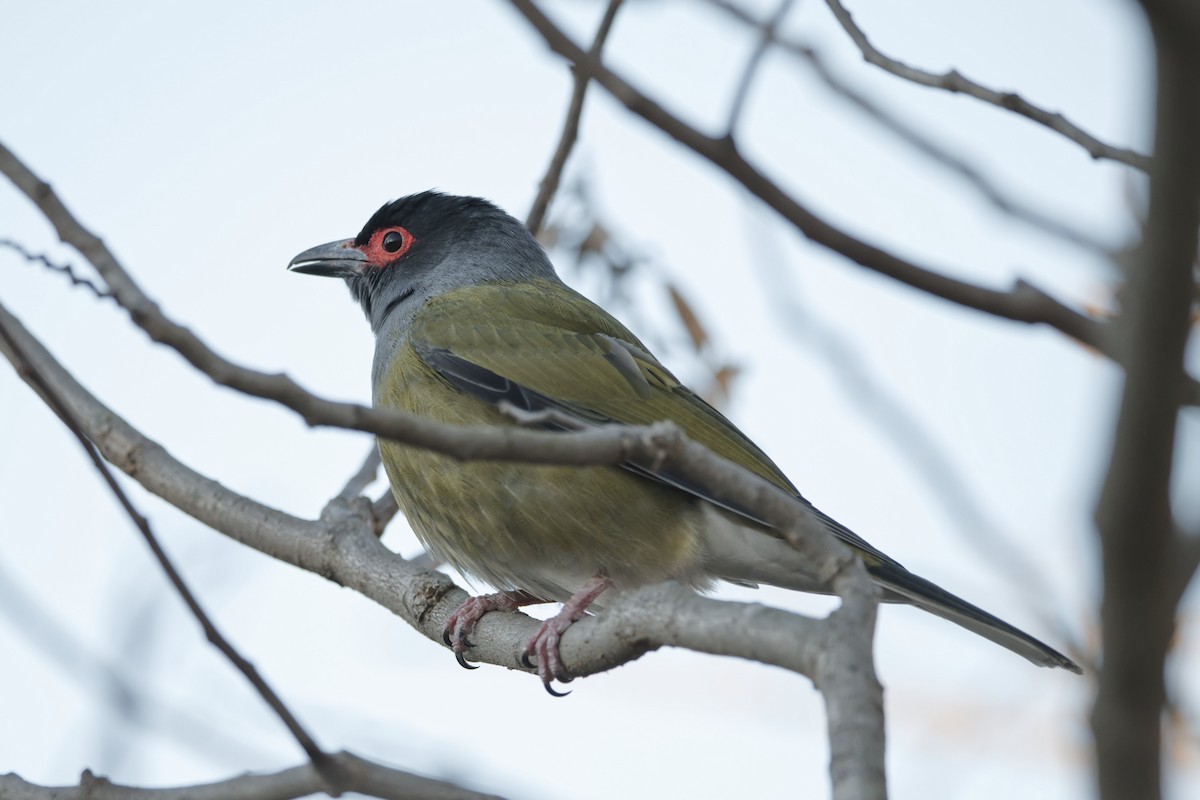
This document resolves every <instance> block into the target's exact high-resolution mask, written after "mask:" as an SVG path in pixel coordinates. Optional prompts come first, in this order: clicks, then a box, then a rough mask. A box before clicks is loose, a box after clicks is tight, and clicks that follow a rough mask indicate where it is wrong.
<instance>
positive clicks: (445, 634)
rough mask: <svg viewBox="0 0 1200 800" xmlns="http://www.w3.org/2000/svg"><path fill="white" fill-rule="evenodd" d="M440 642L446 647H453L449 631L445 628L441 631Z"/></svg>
mask: <svg viewBox="0 0 1200 800" xmlns="http://www.w3.org/2000/svg"><path fill="white" fill-rule="evenodd" d="M442 641H443V642H445V643H446V647H453V646H454V642H452V641H450V629H449V628H445V629H444V630H443V631H442Z"/></svg>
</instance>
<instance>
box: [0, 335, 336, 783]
mask: <svg viewBox="0 0 1200 800" xmlns="http://www.w3.org/2000/svg"><path fill="white" fill-rule="evenodd" d="M0 340H2V341H3V342H4V345H5V349H6V350H7V351H8V354H9V357H10V358H11V359H12V361H13V364H14V366H15V367H16V369H17V372H18V374H20V375H21V377H22V378H23V379H24V380H25V381H26V382H28V383H29V384H30V385H31V386H33V387H34V388H35V389H37V391H38V394H40V395H41V397H42V399H43V400H44V401H45V403H46V405H47V406H49V407H50V410H51V411H53V412H54V413H55V414H56V415H57V416H58V418H59V419H60V420H62V422H63V424H64V425H66V426H67V429H68V430H70V431H71V433H72V434H74V435H75V438H76V439H78V440H79V444H80V446H81V447H82V448H83V450H84V452H85V453H86V454H87V456H88V458H89V459H90V460H91V462H92V465H93V466H94V467H95V468H96V471H97V472H99V473H100V477H101V478H103V480H104V482H105V484H107V486H108V488H109V490H110V491H111V492H112V493H113V495H114V496H115V497H116V498H117V502H118V503H119V504H120V506H121V508H122V509H123V510H124V511H125V514H126V515H127V516H128V517H129V519H130V521H131V522H132V523H133V525H134V527H136V528H137V529H138V531H139V532H140V533H141V534H142V538H144V539H145V540H146V544H147V545H149V547H150V551H151V552H152V553H153V554H154V558H155V559H156V560H157V561H158V563H159V565H160V566H161V567H162V570H163V572H165V573H166V574H167V578H168V579H169V580H170V582H171V585H172V586H173V587H175V591H176V592H177V593H178V594H179V596H180V597H181V598H182V599H183V602H184V604H185V605H187V607H188V610H189V611H191V612H192V616H194V617H195V618H196V621H197V622H199V623H200V627H201V628H202V629H203V631H204V636H205V638H206V639H208V641H209V642H211V643H212V645H213V646H214V647H216V648H217V649H218V650H219V651H221V653H222V655H224V656H225V657H226V658H227V659H228V660H229V661H230V663H232V664H233V666H234V667H235V668H237V670H238V671H239V672H241V673H242V675H243V676H244V677H245V678H246V680H247V681H249V682H250V685H251V686H253V687H254V689H255V691H257V692H258V694H259V696H261V697H262V699H263V700H264V701H265V702H266V704H267V705H268V706H269V707H270V708H271V710H272V711H274V712H275V715H276V716H277V717H279V719H280V720H281V721H282V722H283V724H284V725H285V726H286V727H287V729H288V730H289V731H290V732H291V734H292V736H293V737H294V738H295V739H296V741H297V742H298V743H299V744H300V747H301V748H303V750H304V752H305V753H306V754H307V755H308V757H309V760H310V761H311V762H312V765H313V767H314V768H315V769H316V771H317V772H318V773H319V774H320V775H321V778H322V780H323V781H324V782H325V784H326V786H327V787H328V788H329V789H330V790H331V791H332V792H333V793H335V794H336V793H338V792H339V791H340V787H341V776H340V775H339V774H338V769H337V767H336V765H335V764H334V763H333V761H332V760H331V759H330V758H329V756H328V755H327V754H326V753H325V751H323V750H322V749H321V748H320V747H319V746H318V745H317V743H316V741H315V740H314V739H313V737H312V736H311V735H310V734H309V733H308V731H307V730H305V729H304V726H302V725H301V724H300V721H299V720H298V719H296V715H295V714H293V713H292V712H291V709H289V708H288V707H287V705H286V704H285V703H284V702H283V699H282V698H280V696H279V695H278V694H277V693H276V692H275V690H274V689H272V688H271V686H270V685H269V684H268V683H267V682H266V680H265V679H264V678H263V677H262V675H261V674H260V673H259V671H258V669H257V668H255V666H254V665H253V664H251V663H250V662H249V661H248V660H246V658H244V657H243V656H242V654H241V653H239V652H238V651H237V649H236V648H235V647H234V646H233V645H232V644H231V643H230V642H229V640H228V639H226V638H225V636H224V635H223V634H222V633H221V632H220V630H218V629H217V626H216V625H215V624H214V623H213V621H212V619H211V618H210V617H209V616H208V614H207V612H205V611H204V609H203V608H202V607H201V606H200V601H199V600H197V599H196V596H195V594H193V593H192V590H191V589H189V588H188V586H187V584H186V583H185V582H184V580H183V576H182V575H180V574H179V570H177V569H175V565H174V564H173V563H171V559H170V558H169V557H168V556H167V553H166V551H165V550H163V548H162V545H161V544H159V541H158V537H157V536H155V535H154V531H153V529H151V527H150V521H149V520H148V519H146V517H145V516H144V515H143V514H141V513H140V512H139V511H138V510H137V509H136V508H135V507H134V505H133V501H132V500H130V499H129V496H128V495H127V494H125V490H124V489H122V488H121V484H119V483H117V479H116V478H115V477H114V476H113V474H112V471H111V470H109V468H108V465H107V464H105V463H104V460H103V459H102V458H101V457H100V454H99V453H98V452H97V451H96V447H95V445H93V444H92V442H91V440H90V439H89V438H88V436H87V434H85V433H84V432H83V430H82V428H81V427H80V425H79V421H78V420H77V419H76V417H75V414H74V413H73V412H72V411H71V409H69V408H67V406H66V404H65V403H64V402H63V401H62V399H61V398H60V397H59V396H58V393H57V392H56V391H55V390H54V388H53V387H52V386H51V385H50V384H49V382H47V380H46V379H45V377H43V375H42V374H41V372H40V371H39V370H38V368H37V367H36V366H35V365H34V364H33V362H32V361H31V360H30V359H29V357H28V356H27V355H26V353H25V351H24V349H23V348H22V347H21V345H20V344H19V343H18V342H17V340H16V338H15V337H14V335H13V333H12V332H11V331H9V329H8V326H7V325H6V324H4V321H3V320H0Z"/></svg>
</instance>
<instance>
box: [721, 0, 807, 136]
mask: <svg viewBox="0 0 1200 800" xmlns="http://www.w3.org/2000/svg"><path fill="white" fill-rule="evenodd" d="M794 3H795V0H782V2H780V4H779V7H778V8H776V9H775V13H774V14H772V15H771V18H770V19H769V20H767V21H766V22H764V23H763V24H762V27H761V28H760V29H759V30H760V33H759V37H758V41H757V42H756V43H755V45H754V50H753V51H752V52H751V53H750V57H749V58H748V59H746V66H745V67H744V68H743V69H742V77H741V79H740V80H739V81H738V87H737V91H736V92H735V93H734V95H733V102H732V103H731V104H730V106H729V119H728V122H726V123H725V137H726V138H727V139H732V138H733V135H734V133H735V132H736V130H737V124H738V120H740V119H741V116H742V109H743V108H745V106H746V98H747V97H748V96H749V95H750V87H751V85H753V83H754V76H755V74H756V73H757V72H758V68H759V66H761V64H762V61H763V57H764V56H765V55H766V54H767V50H769V49H770V47H771V45H772V44H773V43H774V42H775V41H776V35H775V33H776V30H777V29H778V28H779V26H780V25H781V24H783V20H784V18H786V17H787V15H788V12H789V11H791V10H792V5H793V4H794Z"/></svg>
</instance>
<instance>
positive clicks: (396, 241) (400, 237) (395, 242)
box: [381, 231, 404, 253]
mask: <svg viewBox="0 0 1200 800" xmlns="http://www.w3.org/2000/svg"><path fill="white" fill-rule="evenodd" d="M381 244H382V246H383V249H384V250H385V251H387V252H389V253H395V252H396V251H398V250H399V249H400V248H401V247H404V234H403V233H399V232H397V231H388V232H387V233H386V234H384V237H383V242H382V243H381Z"/></svg>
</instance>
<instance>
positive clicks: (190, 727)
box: [0, 563, 257, 797]
mask: <svg viewBox="0 0 1200 800" xmlns="http://www.w3.org/2000/svg"><path fill="white" fill-rule="evenodd" d="M0 612H3V614H4V615H5V616H6V617H7V618H8V621H9V624H10V625H12V626H13V629H14V630H16V631H17V632H19V633H20V634H22V635H24V636H25V638H26V639H28V640H29V641H30V642H31V643H32V644H33V646H34V647H36V648H37V649H38V650H40V651H41V652H42V653H43V655H44V656H45V657H46V658H47V659H49V660H50V661H52V662H53V663H54V664H55V665H56V666H57V667H58V668H59V669H61V670H62V671H63V672H64V673H65V674H67V675H70V676H71V677H72V678H74V679H75V680H77V681H79V682H80V684H82V685H84V686H85V687H90V688H92V689H94V690H95V691H96V694H98V695H99V696H100V697H102V698H103V702H105V703H106V704H107V706H108V707H109V708H110V709H112V711H113V712H114V713H115V715H116V716H117V718H119V719H121V720H122V721H124V722H125V723H126V724H128V725H130V726H132V727H134V728H140V729H142V730H146V731H154V732H155V733H157V734H159V735H162V736H164V737H166V738H167V739H171V740H174V741H175V742H177V743H178V744H179V745H180V746H183V747H187V748H190V749H192V750H193V751H194V752H196V753H198V754H202V755H203V756H204V757H206V758H208V759H210V760H212V761H213V762H214V763H228V762H229V760H230V759H231V758H233V757H234V756H235V755H236V756H241V757H244V756H245V755H246V754H247V753H254V752H256V751H257V745H256V744H254V743H251V742H250V741H249V740H248V739H239V738H238V737H237V734H236V732H234V731H229V730H224V729H218V728H217V727H215V726H213V725H210V724H209V723H208V722H206V721H205V720H204V719H203V718H201V717H197V716H195V715H194V714H192V713H190V712H189V711H187V710H185V709H184V708H179V707H176V706H175V705H174V704H173V703H172V702H171V701H169V700H167V699H166V698H163V697H157V696H151V697H147V695H149V694H150V692H151V689H150V687H149V686H147V685H145V683H144V682H143V681H140V680H138V679H135V678H134V677H131V676H129V675H128V674H126V673H125V672H124V671H122V670H121V669H120V668H119V667H118V666H117V665H116V664H114V663H111V662H109V661H108V660H107V659H106V658H104V657H103V656H101V655H100V654H99V653H97V652H95V651H94V650H92V649H91V648H90V647H88V646H87V645H86V644H85V643H84V642H83V641H81V640H80V639H79V638H78V637H76V636H75V635H74V634H73V633H72V632H71V630H70V628H69V627H68V626H67V625H65V624H63V623H62V622H61V621H60V620H58V619H57V618H55V617H54V615H52V614H51V612H50V611H49V610H47V609H46V608H44V607H42V605H41V604H40V603H39V602H38V601H37V598H36V597H35V596H33V594H31V593H30V592H28V591H26V590H25V589H24V588H23V587H22V586H21V584H20V581H18V580H17V577H16V576H15V575H13V574H12V573H11V572H9V571H8V570H6V569H5V568H4V566H3V563H0ZM108 734H109V736H110V737H111V736H112V731H109V732H108ZM2 796H3V793H2V792H0V797H2Z"/></svg>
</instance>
